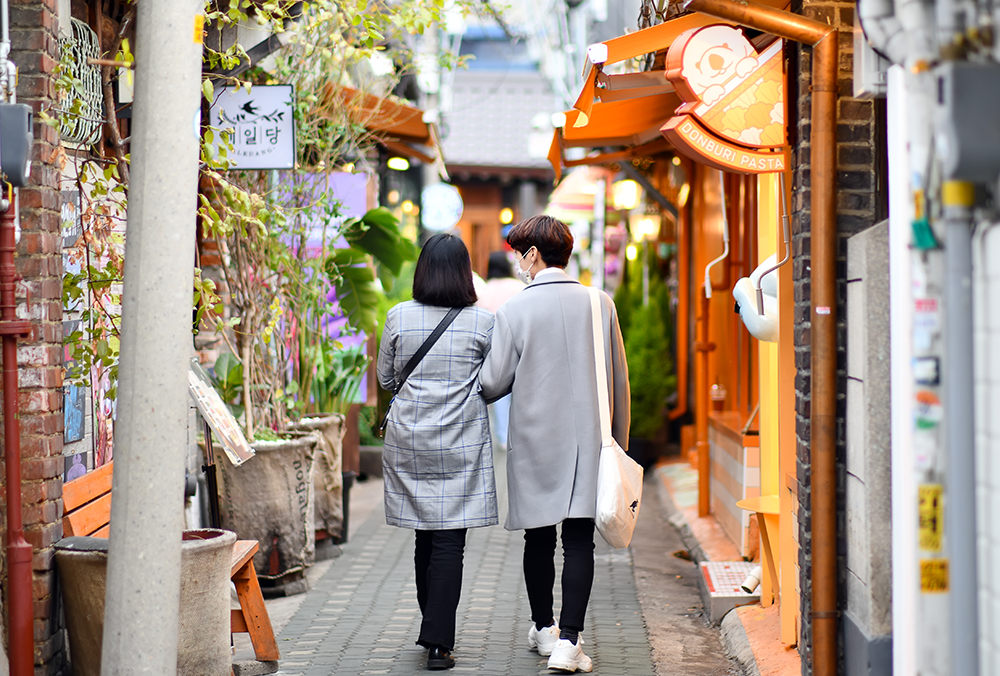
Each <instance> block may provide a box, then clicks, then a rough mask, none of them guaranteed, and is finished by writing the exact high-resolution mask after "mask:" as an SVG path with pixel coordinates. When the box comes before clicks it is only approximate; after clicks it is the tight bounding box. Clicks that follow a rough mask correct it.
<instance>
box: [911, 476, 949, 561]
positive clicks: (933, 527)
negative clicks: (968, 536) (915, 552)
mask: <svg viewBox="0 0 1000 676" xmlns="http://www.w3.org/2000/svg"><path fill="white" fill-rule="evenodd" d="M917 495H918V501H919V508H918V512H919V514H920V529H919V533H920V548H921V549H923V550H924V551H928V552H940V551H941V536H942V535H943V534H944V504H943V503H944V501H943V499H942V498H943V495H944V487H943V486H942V485H941V484H922V485H921V486H920V488H919V489H918V490H917Z"/></svg>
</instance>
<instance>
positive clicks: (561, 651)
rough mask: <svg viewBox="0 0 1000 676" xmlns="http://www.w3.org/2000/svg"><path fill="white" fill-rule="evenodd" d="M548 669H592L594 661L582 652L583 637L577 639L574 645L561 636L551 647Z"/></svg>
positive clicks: (572, 670) (569, 670) (571, 670)
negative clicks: (554, 645) (553, 646)
mask: <svg viewBox="0 0 1000 676" xmlns="http://www.w3.org/2000/svg"><path fill="white" fill-rule="evenodd" d="M549 669H556V670H558V671H568V672H570V673H573V672H574V671H586V672H589V671H593V669H594V663H593V661H591V659H590V658H589V657H587V656H586V655H584V654H583V639H582V638H580V639H577V642H576V645H573V643H572V642H570V641H568V640H566V639H564V638H561V639H559V642H558V643H556V647H555V648H553V649H552V655H551V656H549Z"/></svg>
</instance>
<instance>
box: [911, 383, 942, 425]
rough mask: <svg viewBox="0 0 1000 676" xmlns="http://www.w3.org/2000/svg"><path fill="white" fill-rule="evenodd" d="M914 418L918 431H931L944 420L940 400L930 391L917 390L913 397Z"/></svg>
mask: <svg viewBox="0 0 1000 676" xmlns="http://www.w3.org/2000/svg"><path fill="white" fill-rule="evenodd" d="M913 398H914V403H915V404H916V406H915V408H914V412H913V415H914V418H915V421H916V425H917V429H918V430H932V429H935V428H936V427H937V426H938V425H940V424H941V420H943V419H944V406H942V405H941V400H940V399H938V396H937V395H936V394H934V393H933V392H931V391H930V390H917V393H916V395H914V397H913Z"/></svg>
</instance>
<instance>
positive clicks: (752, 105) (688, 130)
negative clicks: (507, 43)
mask: <svg viewBox="0 0 1000 676" xmlns="http://www.w3.org/2000/svg"><path fill="white" fill-rule="evenodd" d="M781 47H782V41H781V40H775V41H774V42H773V43H771V44H770V45H769V46H768V47H767V48H766V49H765V50H764V51H763V52H761V53H759V54H758V53H757V50H756V49H755V48H754V46H753V45H752V44H751V43H750V41H749V40H747V39H746V36H744V35H743V32H742V31H741V30H739V29H738V28H734V27H732V26H725V25H713V26H704V27H702V28H695V29H692V30H689V31H686V32H684V33H682V34H681V35H680V36H678V37H677V39H676V40H675V41H674V43H673V44H672V45H671V46H670V50H669V51H668V52H667V73H666V75H667V79H668V80H670V82H671V83H673V85H674V89H675V90H676V91H677V94H678V95H679V96H680V97H681V99H682V100H683V101H684V103H683V104H681V106H680V107H679V108H677V110H676V111H675V115H674V117H672V118H670V120H669V121H668V122H667V123H666V124H665V125H664V126H663V128H662V129H661V130H660V131H661V132H662V133H663V135H664V136H665V137H666V138H667V139H668V140H669V141H670V142H671V143H672V144H673V145H674V147H675V148H677V150H678V151H680V152H681V153H683V154H685V155H687V156H688V157H690V158H691V159H693V160H695V161H696V162H700V163H701V164H707V165H709V166H712V167H715V168H717V169H722V170H723V171H734V172H739V173H743V174H763V173H770V172H777V171H784V170H785V169H786V168H787V166H788V155H787V138H786V133H785V80H784V72H783V67H782V66H783V64H782V58H781Z"/></svg>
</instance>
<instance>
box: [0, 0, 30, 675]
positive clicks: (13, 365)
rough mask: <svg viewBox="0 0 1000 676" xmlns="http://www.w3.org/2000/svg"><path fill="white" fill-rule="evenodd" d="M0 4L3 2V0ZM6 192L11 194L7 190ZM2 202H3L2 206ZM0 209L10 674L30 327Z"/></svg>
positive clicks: (14, 666)
mask: <svg viewBox="0 0 1000 676" xmlns="http://www.w3.org/2000/svg"><path fill="white" fill-rule="evenodd" d="M4 7H6V3H4ZM8 197H9V198H12V197H13V195H11V194H10V193H8ZM3 205H5V206H3ZM0 206H3V209H4V211H3V214H2V215H0V334H2V335H3V419H4V426H3V443H4V463H5V465H6V470H7V472H6V480H7V486H6V488H7V495H6V499H7V569H8V570H7V578H8V584H7V587H8V595H9V598H8V600H7V616H8V618H9V623H10V627H9V630H10V673H11V676H31V675H32V674H33V673H34V671H35V669H34V664H35V659H34V657H35V654H34V644H33V638H34V634H33V632H32V625H33V621H34V617H35V611H34V603H33V601H32V598H31V597H32V593H31V592H32V586H33V585H32V582H31V545H30V544H29V543H28V542H27V540H25V539H24V523H23V521H22V518H21V432H20V424H19V421H18V417H19V415H18V406H17V392H18V384H17V337H18V336H25V335H28V333H30V332H31V327H30V325H29V324H28V322H25V321H18V319H17V314H16V310H17V306H16V301H15V299H14V289H15V287H16V286H17V271H16V270H15V268H14V248H15V246H16V245H15V241H14V230H15V227H16V226H15V223H14V221H15V218H16V215H15V213H14V203H13V200H12V199H3V200H2V205H0Z"/></svg>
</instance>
